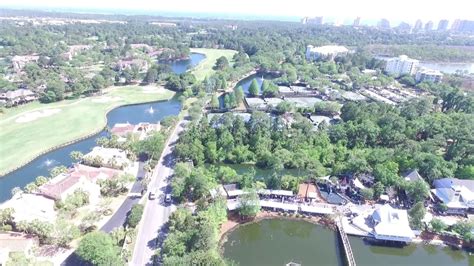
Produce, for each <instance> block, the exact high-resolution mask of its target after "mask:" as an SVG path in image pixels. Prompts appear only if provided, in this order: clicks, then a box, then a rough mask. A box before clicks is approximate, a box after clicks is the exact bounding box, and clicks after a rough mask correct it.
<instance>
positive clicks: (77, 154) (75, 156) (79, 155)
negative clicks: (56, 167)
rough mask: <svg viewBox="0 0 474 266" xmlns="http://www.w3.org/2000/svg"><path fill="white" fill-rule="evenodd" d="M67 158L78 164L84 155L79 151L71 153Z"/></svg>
mask: <svg viewBox="0 0 474 266" xmlns="http://www.w3.org/2000/svg"><path fill="white" fill-rule="evenodd" d="M69 156H70V157H71V159H73V160H74V161H76V162H80V161H81V160H82V157H84V154H83V153H82V152H80V151H72V152H71V153H70V154H69Z"/></svg>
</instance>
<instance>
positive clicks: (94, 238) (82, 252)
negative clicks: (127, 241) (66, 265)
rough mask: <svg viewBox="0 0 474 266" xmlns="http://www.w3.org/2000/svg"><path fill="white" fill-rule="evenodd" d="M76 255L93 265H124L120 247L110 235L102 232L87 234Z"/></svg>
mask: <svg viewBox="0 0 474 266" xmlns="http://www.w3.org/2000/svg"><path fill="white" fill-rule="evenodd" d="M76 254H77V255H78V256H79V257H81V258H82V259H83V260H85V261H87V262H89V263H92V264H93V265H104V266H106V265H107V266H108V265H124V262H123V261H122V258H121V256H120V249H119V247H117V246H116V244H115V243H114V241H113V239H112V238H111V237H110V235H108V234H106V233H104V232H100V231H97V232H92V233H88V234H86V235H85V236H84V238H82V240H81V242H80V243H79V247H78V248H77V250H76Z"/></svg>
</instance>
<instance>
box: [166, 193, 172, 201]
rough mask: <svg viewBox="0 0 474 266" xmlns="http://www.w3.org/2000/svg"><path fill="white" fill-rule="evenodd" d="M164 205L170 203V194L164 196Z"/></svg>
mask: <svg viewBox="0 0 474 266" xmlns="http://www.w3.org/2000/svg"><path fill="white" fill-rule="evenodd" d="M165 203H171V194H166V195H165Z"/></svg>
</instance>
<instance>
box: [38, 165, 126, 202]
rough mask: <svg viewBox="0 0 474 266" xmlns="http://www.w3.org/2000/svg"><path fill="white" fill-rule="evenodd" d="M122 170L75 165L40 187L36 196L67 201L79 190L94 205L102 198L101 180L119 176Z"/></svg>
mask: <svg viewBox="0 0 474 266" xmlns="http://www.w3.org/2000/svg"><path fill="white" fill-rule="evenodd" d="M121 173H122V171H120V170H116V169H111V168H106V167H100V168H96V167H91V166H87V165H83V164H75V165H74V166H73V167H72V168H71V169H69V171H68V172H67V173H64V174H60V175H58V176H57V177H55V178H53V179H51V180H50V181H49V182H47V183H46V184H44V185H42V186H40V187H39V188H38V191H37V192H36V194H38V195H42V196H44V197H46V198H49V199H52V200H55V201H56V200H65V199H66V198H67V197H68V196H69V195H71V194H72V193H74V192H75V191H76V190H77V189H81V190H84V191H86V192H87V193H89V201H90V202H91V203H92V204H94V203H95V202H97V201H98V200H99V197H100V186H99V185H98V184H97V182H98V181H99V180H105V179H109V178H112V177H114V176H118V175H120V174H121Z"/></svg>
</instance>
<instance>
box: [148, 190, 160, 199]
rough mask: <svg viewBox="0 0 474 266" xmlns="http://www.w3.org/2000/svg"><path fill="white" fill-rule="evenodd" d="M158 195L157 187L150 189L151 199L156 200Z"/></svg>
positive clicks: (149, 197)
mask: <svg viewBox="0 0 474 266" xmlns="http://www.w3.org/2000/svg"><path fill="white" fill-rule="evenodd" d="M157 196H158V190H157V189H152V190H151V191H150V194H148V199H149V200H155V199H156V198H157Z"/></svg>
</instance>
